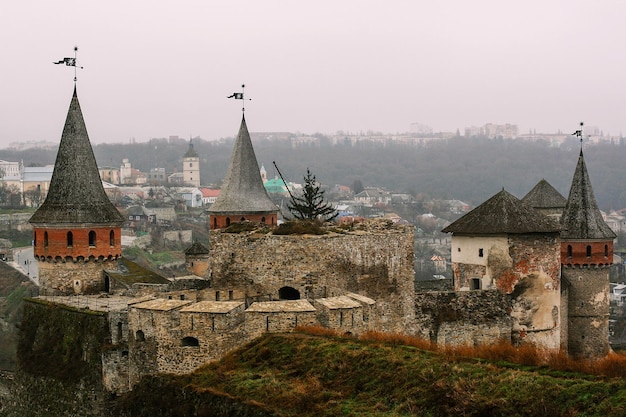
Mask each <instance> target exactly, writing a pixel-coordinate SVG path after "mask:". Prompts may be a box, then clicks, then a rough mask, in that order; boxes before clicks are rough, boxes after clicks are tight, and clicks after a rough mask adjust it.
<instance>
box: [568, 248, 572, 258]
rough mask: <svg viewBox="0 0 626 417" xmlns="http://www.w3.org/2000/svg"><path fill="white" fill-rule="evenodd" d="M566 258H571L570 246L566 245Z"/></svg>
mask: <svg viewBox="0 0 626 417" xmlns="http://www.w3.org/2000/svg"><path fill="white" fill-rule="evenodd" d="M567 257H568V258H571V257H572V245H567Z"/></svg>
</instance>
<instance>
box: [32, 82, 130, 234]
mask: <svg viewBox="0 0 626 417" xmlns="http://www.w3.org/2000/svg"><path fill="white" fill-rule="evenodd" d="M123 222H124V217H122V215H121V214H120V212H119V211H118V210H117V209H116V208H115V206H114V205H113V204H112V203H111V202H110V201H109V198H108V197H107V195H106V193H105V192H104V187H103V186H102V180H101V179H100V174H99V172H98V165H97V164H96V158H95V157H94V155H93V150H92V148H91V143H90V142H89V136H88V135H87V128H86V126H85V121H84V120H83V114H82V111H81V109H80V104H79V102H78V96H77V95H76V87H74V94H73V96H72V100H71V102H70V107H69V110H68V112H67V118H66V120H65V126H64V127H63V133H62V135H61V143H60V144H59V150H58V153H57V158H56V162H55V164H54V172H53V173H52V179H51V180H50V188H49V189H48V195H47V197H46V200H45V201H44V203H43V204H42V205H41V207H39V209H37V211H36V212H35V214H33V216H32V217H31V218H30V223H32V224H93V225H117V226H121V224H122V223H123Z"/></svg>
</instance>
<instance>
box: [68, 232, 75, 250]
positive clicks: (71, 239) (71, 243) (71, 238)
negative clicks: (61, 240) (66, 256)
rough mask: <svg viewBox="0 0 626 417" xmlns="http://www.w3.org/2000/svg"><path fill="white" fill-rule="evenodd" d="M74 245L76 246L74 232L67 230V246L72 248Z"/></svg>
mask: <svg viewBox="0 0 626 417" xmlns="http://www.w3.org/2000/svg"><path fill="white" fill-rule="evenodd" d="M72 246H74V234H73V233H72V232H67V247H68V248H71V247H72Z"/></svg>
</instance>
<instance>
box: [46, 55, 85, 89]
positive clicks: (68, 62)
mask: <svg viewBox="0 0 626 417" xmlns="http://www.w3.org/2000/svg"><path fill="white" fill-rule="evenodd" d="M77 53H78V46H74V58H63V59H61V60H59V61H57V62H53V64H65V66H66V67H74V84H76V79H77V78H76V68H80V69H83V67H80V66H78V65H77V58H76V55H77Z"/></svg>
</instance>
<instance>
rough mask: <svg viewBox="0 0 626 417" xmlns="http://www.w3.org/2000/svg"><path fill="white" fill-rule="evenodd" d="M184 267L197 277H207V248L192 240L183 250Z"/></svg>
mask: <svg viewBox="0 0 626 417" xmlns="http://www.w3.org/2000/svg"><path fill="white" fill-rule="evenodd" d="M185 268H186V269H187V271H188V272H190V273H192V274H194V275H197V276H199V277H208V276H209V269H210V267H209V249H207V247H206V246H204V245H203V244H202V243H200V242H194V243H193V244H192V245H191V246H190V247H189V248H187V250H185Z"/></svg>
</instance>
